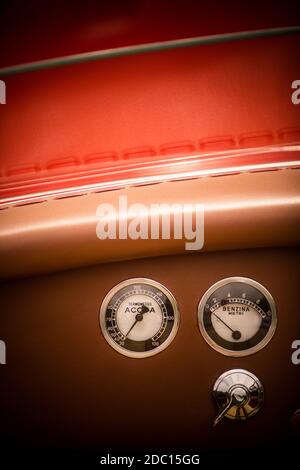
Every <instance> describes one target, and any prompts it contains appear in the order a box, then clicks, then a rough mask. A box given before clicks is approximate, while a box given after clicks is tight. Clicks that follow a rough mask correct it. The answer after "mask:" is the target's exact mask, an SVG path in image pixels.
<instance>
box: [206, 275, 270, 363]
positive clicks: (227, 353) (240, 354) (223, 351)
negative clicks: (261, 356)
mask: <svg viewBox="0 0 300 470" xmlns="http://www.w3.org/2000/svg"><path fill="white" fill-rule="evenodd" d="M233 283H242V284H246V285H248V286H250V287H253V288H255V289H257V290H258V291H259V292H260V293H261V294H262V295H263V296H264V297H265V298H266V300H267V302H268V304H269V307H270V311H271V314H272V319H271V323H270V326H269V329H268V331H267V334H266V335H265V336H264V337H263V338H262V339H261V341H259V343H258V344H256V345H255V346H252V347H250V348H246V349H243V350H240V351H237V350H232V349H228V348H226V347H223V346H221V345H220V344H218V343H217V342H216V341H214V340H213V339H212V338H211V336H210V335H209V334H208V332H207V328H206V326H205V324H204V315H205V308H208V307H206V305H207V301H208V300H209V299H210V298H211V296H212V294H213V293H215V292H216V291H217V290H218V289H220V288H222V287H224V286H226V285H227V284H233ZM198 326H199V329H200V332H201V334H202V336H203V338H204V339H205V341H206V342H207V343H208V344H209V345H210V346H211V347H212V348H213V349H214V350H216V351H218V352H219V353H221V354H223V355H225V356H231V357H243V356H249V355H251V354H254V353H256V352H258V351H260V350H261V349H263V348H264V347H265V346H267V344H268V343H269V341H270V340H271V339H272V337H273V336H274V333H275V330H276V326H277V312H276V305H275V301H274V299H273V297H272V295H271V294H270V292H269V291H268V290H267V289H266V288H265V287H264V286H263V285H262V284H260V283H259V282H257V281H254V280H253V279H250V278H246V277H228V278H225V279H222V280H220V281H218V282H216V283H215V284H213V285H212V286H211V287H210V288H209V289H208V290H207V291H206V292H205V294H204V295H203V297H202V298H201V300H200V302H199V305H198ZM216 336H217V334H216Z"/></svg>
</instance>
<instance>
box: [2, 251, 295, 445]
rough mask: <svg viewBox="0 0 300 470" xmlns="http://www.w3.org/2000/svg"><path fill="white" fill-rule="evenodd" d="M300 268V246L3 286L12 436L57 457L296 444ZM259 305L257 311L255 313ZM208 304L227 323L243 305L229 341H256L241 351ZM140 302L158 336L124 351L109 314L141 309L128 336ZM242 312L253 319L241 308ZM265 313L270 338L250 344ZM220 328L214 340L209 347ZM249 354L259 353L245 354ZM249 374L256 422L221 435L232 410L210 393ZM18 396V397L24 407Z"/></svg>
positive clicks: (169, 259)
mask: <svg viewBox="0 0 300 470" xmlns="http://www.w3.org/2000/svg"><path fill="white" fill-rule="evenodd" d="M299 261H300V260H299V249H298V248H293V247H290V248H268V249H252V250H237V251H236V250H235V251H230V250H229V251H221V252H215V253H201V254H193V255H192V256H191V255H174V256H165V257H159V258H151V259H143V260H130V261H123V262H117V263H110V264H103V265H99V266H93V267H86V268H81V269H77V270H72V271H66V272H61V273H56V274H47V275H44V276H39V277H33V278H27V279H24V280H15V281H9V282H6V283H4V284H3V285H2V287H1V299H2V309H3V311H4V312H6V319H5V323H4V324H2V325H1V328H2V329H1V331H3V334H4V336H5V338H6V341H7V344H9V345H10V348H9V352H8V354H9V355H8V360H9V363H10V367H9V368H7V369H5V368H4V370H3V374H4V380H3V384H4V385H3V387H2V396H3V400H2V403H1V415H2V420H3V421H2V422H4V423H5V427H6V429H7V430H8V434H9V435H14V436H15V437H16V436H17V437H18V438H19V439H20V440H21V438H22V436H24V435H26V441H27V444H28V445H29V446H30V443H31V444H32V443H33V442H34V443H39V445H40V446H43V445H45V442H47V443H48V445H49V446H52V447H54V448H55V447H56V448H59V447H63V446H64V447H65V448H74V447H75V448H79V449H96V448H99V446H100V448H106V447H109V448H110V449H116V450H117V449H118V450H119V449H120V448H121V449H122V448H123V447H126V446H127V448H134V449H137V450H140V451H142V450H144V449H145V448H147V449H148V450H150V449H156V450H158V449H159V448H161V449H163V448H165V449H166V448H172V446H173V445H174V443H176V445H180V446H181V448H184V449H190V450H191V449H198V450H199V449H200V450H201V451H207V452H208V451H209V450H212V449H215V450H216V451H217V450H222V449H233V448H234V449H246V448H250V449H251V448H262V447H263V448H265V447H266V446H271V447H272V448H273V447H274V446H276V445H278V444H280V445H282V446H283V445H285V444H288V443H290V441H293V439H296V438H297V434H295V430H293V425H292V419H293V415H294V412H295V411H296V410H297V409H298V408H299V393H300V388H299V386H300V383H299V370H298V367H297V365H294V364H293V362H292V360H291V357H292V353H293V350H292V343H293V341H294V340H295V339H296V338H297V332H299V330H300V323H299V315H297V314H295V296H296V292H297V286H298V278H299V265H300V263H299ZM278 272H280V276H278V275H277V273H278ZM132 278H134V279H133V280H131V279H132ZM140 278H143V279H145V278H146V279H147V280H143V279H140ZM232 278H233V279H232ZM245 278H247V279H245ZM224 279H226V282H225V283H224ZM250 279H251V281H250ZM149 280H151V281H149ZM153 281H155V282H153ZM253 281H255V283H254V282H253ZM228 283H229V284H228ZM132 285H134V289H136V290H132V287H130V286H132ZM253 285H254V286H255V287H253ZM116 286H117V287H116ZM128 286H129V287H128ZM212 286H213V287H212ZM219 286H225V291H224V288H223V287H219ZM262 286H263V287H262ZM112 289H113V290H112ZM139 289H142V291H141V290H139ZM220 289H221V290H220ZM222 289H223V291H222ZM228 289H230V294H231V298H232V299H233V302H232V303H231V302H230V303H226V305H225V307H226V312H225V313H224V314H223V313H220V307H219V306H218V301H219V299H220V298H221V299H223V298H224V292H225V293H226V294H227V296H228V293H229V291H228ZM15 292H18V295H17V296H16V295H14V293H15ZM243 294H246V295H243ZM212 296H213V297H212ZM220 296H221V297H220ZM234 296H235V297H238V299H239V300H236V299H235V297H234ZM123 298H124V299H125V300H123V301H122V299H123ZM259 298H260V299H261V302H260V303H259V305H260V306H259V308H258V307H255V306H253V304H255V303H256V302H257V300H258V299H259ZM112 299H114V300H112ZM146 299H147V301H146ZM175 299H176V304H175ZM201 299H202V300H201ZM206 299H208V300H206ZM214 299H216V300H217V302H216V303H215V301H214ZM203 302H205V305H206V303H208V304H209V305H210V308H209V310H210V311H212V308H211V304H212V305H216V307H213V312H217V314H218V315H222V320H223V321H224V320H225V319H226V320H225V321H226V322H229V314H230V312H229V311H228V306H234V309H235V310H237V314H238V315H237V316H236V317H235V318H234V325H235V326H234V331H235V332H236V331H238V330H239V331H240V332H241V334H242V335H248V336H245V340H246V345H245V346H244V342H243V341H241V340H242V339H243V338H242V337H241V338H239V339H238V338H237V337H238V336H239V335H237V333H235V334H236V335H237V336H236V337H235V338H237V339H235V338H233V336H234V334H233V335H232V337H231V332H230V330H228V327H225V326H224V324H222V323H221V322H220V321H219V322H218V320H217V319H215V320H213V322H214V323H209V322H208V323H207V321H206V320H205V318H203V314H205V315H206V310H205V308H204V310H203V308H202V307H203V306H204V307H205V305H204V303H203ZM135 304H139V306H138V307H137V308H140V312H142V313H140V314H141V315H142V316H145V320H143V321H145V322H146V321H148V320H146V316H147V315H148V317H149V322H150V326H149V325H147V328H149V330H148V331H147V332H146V334H145V336H143V331H142V330H138V329H136V331H134V328H133V329H132V330H131V337H130V338H131V341H130V344H129V345H127V344H125V345H122V344H120V343H121V341H119V340H118V339H117V335H118V332H116V330H115V329H113V330H109V331H108V328H111V326H108V325H111V320H110V318H109V317H107V316H106V318H104V316H105V314H106V312H107V311H108V312H109V310H107V309H106V306H108V307H109V306H110V305H112V307H111V308H112V309H113V310H114V311H115V310H117V312H119V313H116V314H117V315H118V314H119V315H121V316H122V315H125V311H126V308H128V306H129V309H132V308H134V311H132V312H130V313H128V315H129V316H130V321H129V319H126V318H125V319H124V322H123V323H122V321H121V323H120V329H122V331H126V332H127V334H128V331H127V328H128V326H129V327H132V322H133V320H134V319H135V318H136V315H137V314H136V313H135V308H136V305H135ZM141 304H142V307H141ZM247 305H249V311H248V310H247V309H246V310H247V313H245V314H244V315H247V317H246V318H245V319H244V316H243V315H240V311H242V310H243V309H244V306H246V307H247ZM143 306H144V307H143ZM143 308H144V310H143ZM222 308H223V307H222ZM222 308H221V310H222ZM146 309H147V311H146ZM151 309H154V312H152V314H153V319H150V315H151V314H150V313H149V312H150V311H151ZM269 309H270V310H269ZM148 310H149V311H148ZM12 312H14V313H13V314H12ZM162 312H164V313H162ZM179 312H180V319H179ZM261 312H266V313H267V317H266V318H267V324H264V323H263V322H261V324H262V325H263V335H262V337H261V338H260V339H259V342H258V343H257V344H256V345H255V344H254V343H253V338H254V337H255V336H256V335H257V332H256V330H257V325H258V323H259V322H257V319H258V318H260V317H264V314H262V313H261ZM268 312H271V313H269V314H268ZM99 315H100V317H99ZM108 315H109V316H110V315H111V313H108ZM126 315H127V313H126ZM155 315H156V316H159V315H165V322H160V321H159V322H158V323H159V324H162V325H163V328H164V330H163V331H158V332H157V331H156V330H157V324H156V321H157V319H156V317H155ZM248 317H249V319H247V318H248ZM276 317H277V320H278V323H277V327H276V328H275V326H276ZM99 318H100V323H99ZM103 319H105V322H103ZM143 321H141V322H138V327H139V326H140V325H142V324H143ZM152 322H153V324H152ZM202 322H203V323H202ZM230 322H231V323H230V325H232V324H233V323H232V322H233V320H232V319H231V320H230ZM252 322H253V324H252ZM199 325H200V328H199ZM212 325H214V327H215V329H216V330H217V331H218V332H219V335H218V339H217V340H216V338H214V339H211V336H212V333H213V331H212ZM107 327H108V328H107ZM203 327H205V331H204V330H203ZM260 328H261V327H259V331H260ZM252 329H253V330H252ZM201 330H202V331H201ZM227 330H228V331H227ZM153 332H154V337H152V339H153V340H154V341H155V344H154V346H153V343H152V344H150V346H149V347H148V346H147V344H145V343H144V341H145V338H146V337H149V334H150V335H152V336H153ZM166 332H167V334H169V336H168V335H167V334H166ZM108 333H109V335H108ZM157 335H159V336H158V337H157ZM164 335H165V336H164ZM208 335H210V336H208ZM129 336H130V335H129ZM224 338H225V343H223V344H222V345H221V346H220V344H218V341H223V339H224ZM151 341H152V340H151ZM256 341H257V340H256ZM160 342H161V345H160V344H158V345H157V344H156V343H160ZM232 343H234V344H232ZM141 344H142V346H143V347H142V351H141ZM236 345H243V347H242V349H241V348H236ZM166 346H167V347H166ZM147 347H148V349H147ZM153 348H157V349H156V350H155V349H153ZM253 348H254V349H255V350H256V353H255V354H250V353H252V352H254V350H253ZM237 349H239V351H238V352H237ZM36 351H39V354H37V353H36ZM153 353H154V354H153ZM128 356H129V357H128ZM240 369H242V371H246V372H247V373H249V374H253V376H254V377H255V378H254V380H253V379H251V381H250V385H249V386H250V387H251V386H252V385H253V383H256V381H258V383H259V384H260V386H261V387H262V390H263V392H262V395H261V396H260V397H258V396H256V402H255V403H254V404H253V400H252V402H251V407H254V408H256V407H257V408H258V409H257V413H256V414H255V416H253V417H252V416H250V417H249V419H247V420H246V419H245V420H244V419H240V420H237V422H232V421H233V419H227V418H225V417H223V419H222V420H221V421H220V422H219V423H218V424H217V425H216V426H213V424H214V422H215V420H216V417H217V416H218V415H219V413H220V410H222V408H223V403H222V397H220V396H219V395H218V394H217V395H216V392H214V387H217V384H216V383H217V381H218V379H219V377H221V376H222V374H224V373H227V372H229V371H232V370H240ZM251 377H252V375H251ZM242 380H243V379H242V378H241V376H240V377H239V379H238V382H239V383H240V382H241V381H242ZM12 383H13V384H14V385H13V387H12V386H11V385H9V384H12ZM243 383H244V382H242V385H243ZM283 383H284V384H285V387H284V389H283V388H282V384H283ZM16 391H17V393H18V394H20V393H21V395H22V401H18V404H16V401H15V399H14V397H15V393H16ZM282 393H284V398H283V397H282ZM250 401H251V400H250ZM245 409H246V413H247V414H248V413H249V414H250V415H251V414H252V412H251V411H250V409H249V408H247V405H246V408H245ZM233 415H236V413H233ZM41 416H43V419H42V420H41ZM231 417H232V416H231ZM233 417H234V416H233ZM240 417H241V418H244V417H246V414H245V415H243V414H242V415H241V416H240ZM58 421H59V422H60V423H61V425H60V426H59V427H57V422H58ZM238 421H240V422H238ZM103 429H105V433H103V432H102V430H103ZM125 430H126V432H125ZM100 433H101V443H99V438H98V436H99V434H100ZM132 443H134V445H133V444H132ZM145 443H146V445H145ZM216 443H217V444H216Z"/></svg>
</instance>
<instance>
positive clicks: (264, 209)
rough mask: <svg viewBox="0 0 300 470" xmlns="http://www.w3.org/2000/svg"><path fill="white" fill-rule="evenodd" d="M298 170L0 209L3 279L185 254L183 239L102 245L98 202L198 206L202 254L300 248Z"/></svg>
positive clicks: (168, 184) (207, 179)
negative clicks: (201, 212) (123, 200)
mask: <svg viewBox="0 0 300 470" xmlns="http://www.w3.org/2000/svg"><path fill="white" fill-rule="evenodd" d="M299 189H300V171H299V170H297V169H290V170H278V171H268V172H261V173H243V174H235V175H228V176H224V177H205V178H200V179H195V180H190V181H175V182H165V183H160V184H157V185H150V186H142V187H128V188H126V189H124V190H120V191H108V192H104V193H99V194H96V193H94V194H88V195H82V196H77V197H73V198H66V199H57V200H49V201H46V202H43V203H39V204H30V205H27V206H26V205H25V206H21V207H12V208H8V209H4V210H2V211H0V258H1V266H0V277H1V278H10V277H15V276H24V275H31V274H39V273H46V272H51V271H57V270H62V269H69V268H75V267H79V266H87V265H92V264H96V263H103V262H108V261H116V260H122V259H132V258H142V257H149V256H159V255H168V254H176V253H184V251H185V249H184V240H174V239H171V240H150V239H149V240H130V239H127V240H118V239H117V240H99V239H98V238H97V236H96V225H97V216H96V210H97V207H98V206H99V204H100V203H110V204H113V205H114V206H115V207H118V200H119V199H118V198H119V196H120V195H123V196H124V195H125V196H127V198H128V204H133V203H136V202H138V203H143V204H146V205H149V204H152V203H158V204H161V203H168V204H173V203H180V204H183V203H194V204H195V203H200V204H203V205H204V247H203V251H213V250H223V249H239V248H254V247H270V246H286V245H296V244H297V243H298V242H299V231H300V196H299Z"/></svg>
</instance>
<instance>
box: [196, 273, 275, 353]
mask: <svg viewBox="0 0 300 470" xmlns="http://www.w3.org/2000/svg"><path fill="white" fill-rule="evenodd" d="M198 322H199V328H200V331H201V333H202V335H203V337H204V339H205V340H206V341H207V343H208V344H209V345H210V346H212V347H213V348H214V349H215V350H216V351H218V352H220V353H222V354H225V355H226V356H235V357H238V356H247V355H249V354H253V353H255V352H256V351H259V350H260V349H262V348H263V347H264V346H266V345H267V344H268V342H269V341H270V339H271V338H272V336H273V334H274V332H275V328H276V323H277V316H276V307H275V303H274V300H273V298H272V296H271V294H270V293H269V292H268V291H267V289H265V287H263V286H262V285H261V284H259V283H258V282H256V281H253V280H252V279H247V278H244V277H230V278H227V279H223V280H222V281H219V282H217V283H216V284H214V285H213V286H212V287H210V288H209V289H208V291H207V292H206V293H205V294H204V296H203V297H202V299H201V300H200V303H199V307H198Z"/></svg>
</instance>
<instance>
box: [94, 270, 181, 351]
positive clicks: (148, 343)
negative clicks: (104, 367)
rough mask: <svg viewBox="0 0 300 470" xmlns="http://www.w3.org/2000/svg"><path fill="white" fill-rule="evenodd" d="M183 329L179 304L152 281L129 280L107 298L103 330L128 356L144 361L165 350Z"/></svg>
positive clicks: (102, 313)
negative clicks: (180, 327) (143, 358)
mask: <svg viewBox="0 0 300 470" xmlns="http://www.w3.org/2000/svg"><path fill="white" fill-rule="evenodd" d="M178 325H179V312H178V308H177V304H176V300H175V298H174V297H173V295H172V294H171V292H169V291H168V289H166V288H165V287H164V286H162V285H161V284H159V283H158V282H156V281H152V280H150V279H143V278H138V279H129V280H127V281H124V282H121V283H120V284H118V285H117V286H115V287H114V288H113V289H111V290H110V291H109V293H108V294H107V295H106V297H105V299H104V300H103V303H102V305H101V309H100V326H101V329H102V332H103V335H104V338H105V339H106V340H107V342H108V343H109V344H110V345H111V346H112V347H113V348H114V349H115V350H116V351H118V352H120V353H122V354H124V355H125V356H129V357H134V358H142V357H147V356H152V355H154V354H157V353H159V352H160V351H162V350H163V349H165V348H166V347H167V346H169V344H170V343H171V341H172V340H173V339H174V337H175V335H176V333H177V330H178Z"/></svg>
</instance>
